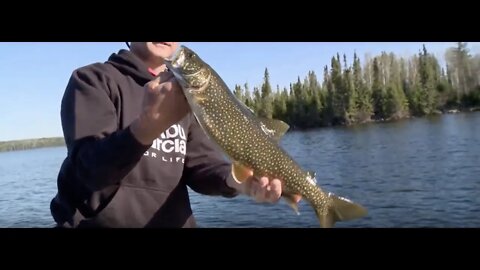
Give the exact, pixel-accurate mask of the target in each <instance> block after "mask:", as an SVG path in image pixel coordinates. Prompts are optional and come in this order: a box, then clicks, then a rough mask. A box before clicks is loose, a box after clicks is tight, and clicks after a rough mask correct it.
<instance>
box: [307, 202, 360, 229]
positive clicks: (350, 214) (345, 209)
mask: <svg viewBox="0 0 480 270" xmlns="http://www.w3.org/2000/svg"><path fill="white" fill-rule="evenodd" d="M328 197H329V198H330V201H331V203H330V207H329V208H328V209H327V211H326V213H324V211H322V209H321V208H315V214H316V215H317V218H318V221H319V222H320V226H321V227H323V228H331V227H333V225H334V224H335V223H336V222H338V221H347V220H352V219H357V218H361V217H364V216H366V215H367V209H365V208H364V207H363V206H361V205H360V204H358V203H355V202H352V201H351V200H349V199H346V198H343V197H339V196H337V195H335V194H333V193H329V194H328Z"/></svg>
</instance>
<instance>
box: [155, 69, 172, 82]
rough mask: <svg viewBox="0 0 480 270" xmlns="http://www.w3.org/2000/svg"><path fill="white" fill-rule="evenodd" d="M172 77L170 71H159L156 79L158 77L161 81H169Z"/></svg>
mask: <svg viewBox="0 0 480 270" xmlns="http://www.w3.org/2000/svg"><path fill="white" fill-rule="evenodd" d="M173 78H174V76H173V73H172V72H160V73H159V74H158V76H157V78H156V79H159V82H160V83H162V82H166V81H169V80H171V79H173Z"/></svg>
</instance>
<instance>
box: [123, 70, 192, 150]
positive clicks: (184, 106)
mask: <svg viewBox="0 0 480 270" xmlns="http://www.w3.org/2000/svg"><path fill="white" fill-rule="evenodd" d="M144 91H145V95H144V98H143V104H142V106H143V109H142V112H141V114H140V116H139V117H138V118H137V119H136V120H135V121H134V122H133V123H132V125H131V127H130V129H131V131H132V133H133V135H134V136H135V138H136V139H137V140H138V141H139V142H140V143H142V144H144V145H150V144H152V142H153V140H155V139H156V138H158V137H159V136H160V134H161V133H162V132H164V131H165V130H166V129H168V128H169V127H170V126H172V125H173V124H175V123H177V122H179V121H180V120H181V119H182V118H183V117H185V116H186V115H187V114H188V112H189V110H190V107H189V106H188V103H187V100H186V99H185V96H184V95H183V93H182V89H181V87H180V85H179V84H178V82H177V81H176V79H175V77H174V76H173V74H172V73H171V72H162V73H160V74H159V76H158V77H157V78H156V79H154V80H152V81H150V82H148V83H147V84H145V87H144Z"/></svg>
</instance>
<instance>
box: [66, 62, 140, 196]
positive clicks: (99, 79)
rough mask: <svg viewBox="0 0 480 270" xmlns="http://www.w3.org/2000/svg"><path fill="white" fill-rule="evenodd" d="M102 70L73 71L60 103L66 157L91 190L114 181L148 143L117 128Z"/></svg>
mask: <svg viewBox="0 0 480 270" xmlns="http://www.w3.org/2000/svg"><path fill="white" fill-rule="evenodd" d="M111 84H112V82H110V80H109V79H108V78H107V76H106V71H104V70H102V68H101V67H99V66H90V67H87V68H83V69H78V70H76V71H74V72H73V74H72V76H71V77H70V80H69V82H68V84H67V88H66V90H65V93H64V96H63V99H62V104H61V121H62V127H63V133H64V137H65V142H66V145H67V149H68V156H69V159H70V160H71V162H72V163H73V168H74V173H75V176H76V179H77V181H80V182H81V184H83V185H85V186H86V187H87V188H89V189H91V190H97V189H101V188H103V187H106V186H108V185H112V184H116V183H118V182H119V181H120V180H121V179H122V178H123V177H124V176H125V175H126V174H128V172H129V171H130V170H131V169H132V168H133V167H134V166H135V164H136V163H137V162H138V161H139V160H140V158H141V157H142V155H143V153H144V152H145V151H146V150H147V149H148V147H149V146H146V145H142V144H140V143H139V142H138V141H137V140H136V139H135V137H134V136H133V134H132V133H131V131H130V127H127V128H126V129H123V130H119V129H118V117H117V110H116V107H115V103H114V100H113V98H111V96H112V95H111V93H110V87H109V86H110V85H111Z"/></svg>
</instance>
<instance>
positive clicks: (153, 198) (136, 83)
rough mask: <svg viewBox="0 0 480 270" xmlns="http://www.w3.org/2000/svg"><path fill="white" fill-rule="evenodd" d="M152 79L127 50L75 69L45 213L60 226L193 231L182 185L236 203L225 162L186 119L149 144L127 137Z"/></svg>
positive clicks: (63, 107)
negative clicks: (60, 158)
mask: <svg viewBox="0 0 480 270" xmlns="http://www.w3.org/2000/svg"><path fill="white" fill-rule="evenodd" d="M152 79H154V76H153V75H152V74H151V73H149V71H148V67H147V66H146V65H145V64H144V63H143V62H142V61H141V60H140V59H138V58H137V57H136V56H135V55H134V54H132V53H131V52H130V51H128V50H120V51H119V52H118V53H116V54H115V53H114V54H112V55H111V56H110V57H109V59H108V61H106V62H105V63H95V64H92V65H88V66H85V67H82V68H79V69H77V70H75V71H74V72H73V74H72V76H71V78H70V80H69V82H68V85H67V87H66V91H65V93H64V96H63V100H62V104H61V120H62V126H63V132H64V137H65V141H66V144H67V148H68V155H67V157H66V159H65V160H64V162H63V164H62V166H61V169H60V172H59V175H58V180H57V185H58V193H57V194H56V196H55V197H54V198H53V200H52V201H51V205H50V208H51V213H52V216H53V218H54V220H55V221H56V222H57V224H58V226H59V227H130V228H132V227H195V226H196V222H195V219H194V217H193V215H192V209H191V206H190V201H189V197H188V190H187V186H189V187H190V188H191V189H192V190H194V191H196V192H198V193H200V194H205V195H218V196H225V197H233V196H236V195H237V193H236V192H235V190H233V189H231V188H229V187H228V186H227V185H226V179H227V177H231V173H230V172H231V167H230V163H229V162H228V161H227V160H226V158H225V157H224V155H223V154H222V153H221V152H219V150H218V148H216V146H215V145H214V144H213V143H212V142H211V141H210V140H209V139H208V138H207V137H206V135H205V134H204V133H203V131H202V130H201V128H200V126H199V125H198V122H197V121H196V119H195V117H194V116H193V115H192V114H189V115H188V116H187V117H185V118H184V119H182V120H181V121H180V122H178V123H177V124H175V125H173V126H171V127H170V128H169V129H167V130H166V131H165V132H163V133H162V134H161V136H160V137H159V138H157V139H156V140H155V141H154V142H153V144H152V145H148V146H145V145H142V144H140V143H139V142H138V141H137V140H136V139H135V137H133V135H132V133H131V131H130V124H131V123H132V122H133V121H134V120H135V119H136V118H137V117H138V116H139V114H140V112H141V104H142V99H143V91H144V89H143V86H144V85H145V84H146V83H147V82H148V81H150V80H152Z"/></svg>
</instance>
